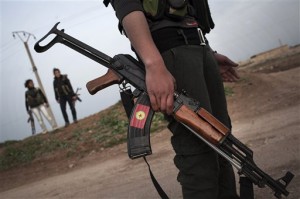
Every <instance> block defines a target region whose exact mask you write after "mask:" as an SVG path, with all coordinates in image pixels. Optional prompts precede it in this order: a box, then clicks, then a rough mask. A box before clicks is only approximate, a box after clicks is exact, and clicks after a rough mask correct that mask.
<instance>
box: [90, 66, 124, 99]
mask: <svg viewBox="0 0 300 199" xmlns="http://www.w3.org/2000/svg"><path fill="white" fill-rule="evenodd" d="M122 81H123V78H121V77H120V76H119V75H118V74H116V73H115V72H114V71H113V70H112V69H108V71H107V73H106V74H105V75H103V76H101V77H98V78H96V79H94V80H91V81H89V82H88V83H87V84H86V88H87V90H88V91H89V93H90V94H91V95H94V94H96V93H97V92H98V91H100V90H102V89H104V88H106V87H109V86H111V85H113V84H120V83H121V82H122Z"/></svg>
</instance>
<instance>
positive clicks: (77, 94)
mask: <svg viewBox="0 0 300 199" xmlns="http://www.w3.org/2000/svg"><path fill="white" fill-rule="evenodd" d="M79 90H81V88H77V89H76V92H75V96H76V100H74V101H73V102H74V105H75V102H76V101H77V100H78V101H79V102H82V100H81V99H80V97H79V95H80V94H79V93H78V91H79Z"/></svg>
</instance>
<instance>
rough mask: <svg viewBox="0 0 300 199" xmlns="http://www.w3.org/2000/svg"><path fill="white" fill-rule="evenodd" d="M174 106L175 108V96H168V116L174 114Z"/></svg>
mask: <svg viewBox="0 0 300 199" xmlns="http://www.w3.org/2000/svg"><path fill="white" fill-rule="evenodd" d="M173 106H174V96H173V94H171V95H168V97H167V114H168V115H171V114H172V113H173Z"/></svg>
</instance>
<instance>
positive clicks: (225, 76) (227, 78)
mask: <svg viewBox="0 0 300 199" xmlns="http://www.w3.org/2000/svg"><path fill="white" fill-rule="evenodd" d="M222 78H223V81H224V82H231V79H230V76H229V75H228V73H227V72H225V73H223V74H222Z"/></svg>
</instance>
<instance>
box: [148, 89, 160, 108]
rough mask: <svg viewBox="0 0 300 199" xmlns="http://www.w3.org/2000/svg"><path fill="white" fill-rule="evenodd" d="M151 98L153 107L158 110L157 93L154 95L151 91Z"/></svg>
mask: <svg viewBox="0 0 300 199" xmlns="http://www.w3.org/2000/svg"><path fill="white" fill-rule="evenodd" d="M148 95H149V99H150V103H151V107H152V109H153V110H154V111H158V104H157V102H156V97H155V95H153V94H152V93H149V94H148Z"/></svg>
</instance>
